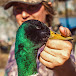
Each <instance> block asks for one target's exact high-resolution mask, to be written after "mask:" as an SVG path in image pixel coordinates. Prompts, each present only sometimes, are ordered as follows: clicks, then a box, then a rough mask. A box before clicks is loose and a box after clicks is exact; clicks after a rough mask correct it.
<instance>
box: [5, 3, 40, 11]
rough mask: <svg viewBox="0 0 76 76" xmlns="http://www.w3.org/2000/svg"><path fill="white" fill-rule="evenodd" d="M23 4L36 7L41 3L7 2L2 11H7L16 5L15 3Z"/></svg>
mask: <svg viewBox="0 0 76 76" xmlns="http://www.w3.org/2000/svg"><path fill="white" fill-rule="evenodd" d="M18 2H19V3H25V4H29V5H36V4H39V3H41V2H37V3H28V2H23V1H12V2H8V3H7V4H5V5H4V9H5V10H6V9H8V8H10V7H11V6H14V5H16V3H18Z"/></svg>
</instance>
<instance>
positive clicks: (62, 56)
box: [39, 26, 72, 68]
mask: <svg viewBox="0 0 76 76" xmlns="http://www.w3.org/2000/svg"><path fill="white" fill-rule="evenodd" d="M60 33H61V35H62V36H65V37H67V36H70V35H71V32H70V30H69V29H68V28H65V27H62V26H61V27H60ZM71 50H72V44H71V42H69V41H63V40H54V39H53V40H52V39H51V40H50V39H49V40H48V41H47V43H46V45H45V48H44V50H43V51H42V52H41V53H40V57H39V60H40V62H41V63H42V64H44V65H45V66H46V67H48V68H54V67H56V66H61V65H63V64H64V63H65V62H66V61H67V60H68V59H69V58H70V53H71Z"/></svg>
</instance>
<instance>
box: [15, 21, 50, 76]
mask: <svg viewBox="0 0 76 76" xmlns="http://www.w3.org/2000/svg"><path fill="white" fill-rule="evenodd" d="M49 36H50V30H49V29H48V27H47V26H46V25H45V24H43V23H42V22H40V21H38V20H28V21H26V22H24V23H23V24H22V25H21V26H20V27H19V29H18V31H17V34H16V42H15V58H16V62H17V66H18V76H29V75H32V74H36V73H37V65H36V56H37V50H38V49H39V48H40V47H41V46H42V45H43V44H45V43H46V41H47V40H48V38H49Z"/></svg>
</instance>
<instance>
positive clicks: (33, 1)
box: [4, 0, 50, 9]
mask: <svg viewBox="0 0 76 76" xmlns="http://www.w3.org/2000/svg"><path fill="white" fill-rule="evenodd" d="M42 1H47V2H49V1H50V0H8V2H6V4H5V5H4V9H8V8H9V7H11V6H13V5H14V3H17V2H21V3H26V4H31V5H34V4H39V3H41V2H42Z"/></svg>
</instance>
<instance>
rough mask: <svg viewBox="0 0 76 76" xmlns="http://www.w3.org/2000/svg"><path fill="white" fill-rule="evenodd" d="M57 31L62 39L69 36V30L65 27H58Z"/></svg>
mask: <svg viewBox="0 0 76 76" xmlns="http://www.w3.org/2000/svg"><path fill="white" fill-rule="evenodd" d="M59 30H60V33H61V35H62V36H64V37H68V36H71V32H70V30H69V29H68V28H66V27H63V26H60V28H59Z"/></svg>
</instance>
